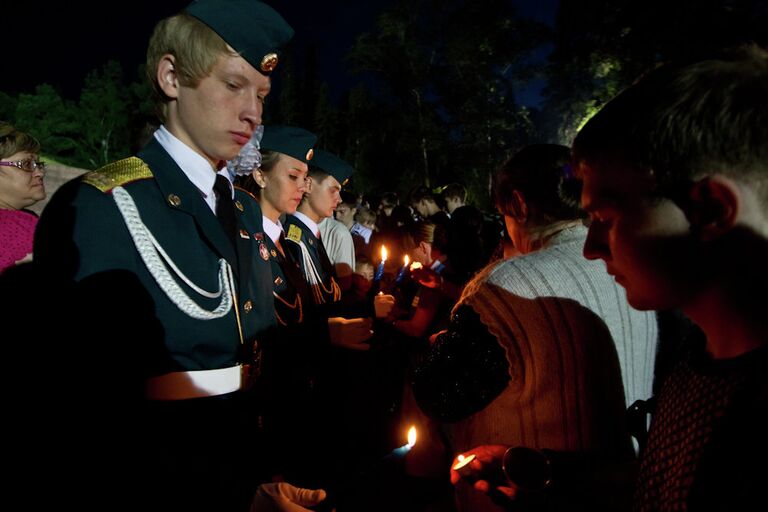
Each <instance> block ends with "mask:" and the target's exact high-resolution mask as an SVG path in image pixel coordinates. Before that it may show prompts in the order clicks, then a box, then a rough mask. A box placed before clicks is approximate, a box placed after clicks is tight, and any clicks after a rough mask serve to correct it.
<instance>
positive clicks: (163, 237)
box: [35, 139, 275, 510]
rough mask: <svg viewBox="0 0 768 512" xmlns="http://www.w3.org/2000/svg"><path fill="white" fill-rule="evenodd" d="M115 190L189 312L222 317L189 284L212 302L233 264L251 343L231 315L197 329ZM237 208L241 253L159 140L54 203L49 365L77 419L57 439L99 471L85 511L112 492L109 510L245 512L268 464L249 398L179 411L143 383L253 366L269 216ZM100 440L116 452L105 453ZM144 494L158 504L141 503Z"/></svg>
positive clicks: (45, 249) (42, 260)
mask: <svg viewBox="0 0 768 512" xmlns="http://www.w3.org/2000/svg"><path fill="white" fill-rule="evenodd" d="M117 187H122V189H123V190H124V191H125V192H127V193H128V194H129V195H130V198H131V199H132V200H133V202H134V203H135V205H136V211H137V212H138V217H137V218H135V219H134V220H133V221H132V225H134V226H136V225H138V226H140V225H141V224H143V225H144V226H146V231H142V229H141V228H139V232H143V233H144V234H145V236H144V238H145V241H144V243H145V244H149V245H151V244H152V242H151V240H149V241H147V240H146V239H147V238H152V237H154V240H155V241H156V243H157V245H159V246H160V247H162V251H164V252H165V254H166V256H157V258H158V261H159V262H160V265H159V266H160V267H162V268H164V269H166V272H165V275H166V277H169V280H170V282H171V284H175V285H177V286H178V287H179V288H180V289H181V290H182V291H183V292H184V294H182V296H186V297H187V298H188V300H189V301H191V303H193V304H196V305H198V306H199V307H200V308H202V309H205V310H208V311H213V310H215V309H216V307H217V306H218V305H219V303H220V302H221V297H215V298H213V297H206V296H204V295H202V294H201V293H199V292H198V291H196V290H194V289H193V288H192V287H191V286H190V285H189V284H188V283H187V282H185V280H184V279H183V278H182V277H180V276H181V274H183V275H184V276H186V281H188V282H189V283H192V284H194V285H195V286H196V287H199V288H200V289H202V290H204V291H207V292H216V291H217V290H220V289H221V288H222V287H223V286H225V285H224V284H222V283H220V277H219V276H220V272H219V268H220V260H222V259H224V260H226V261H227V262H229V264H230V265H231V269H232V275H233V280H234V283H235V290H236V295H237V297H236V301H235V302H236V304H237V309H238V311H239V316H240V324H241V326H242V335H243V340H242V343H241V337H240V333H239V329H238V319H237V315H236V312H235V308H231V309H230V310H229V311H228V312H227V313H226V314H224V315H223V316H221V317H220V318H213V319H199V318H193V317H191V316H190V314H188V313H187V312H185V311H182V309H181V308H180V307H179V306H178V305H177V304H176V303H174V301H172V300H171V299H170V298H169V295H168V293H166V291H164V290H163V289H161V287H160V285H159V284H158V281H157V280H156V279H155V277H153V275H152V274H151V273H150V271H149V270H148V266H147V264H146V263H145V261H144V260H143V259H142V256H141V255H140V253H139V251H138V250H137V242H136V241H135V240H134V239H133V238H132V236H131V233H130V232H129V229H128V228H127V224H126V220H125V219H124V217H123V215H121V213H120V211H119V210H118V207H117V204H116V202H115V194H116V193H118V192H119V190H118V189H117ZM118 195H119V194H118ZM235 206H236V209H235V214H236V216H237V224H238V225H237V229H238V235H237V237H236V240H237V244H238V247H237V253H236V252H235V248H234V247H233V246H232V243H231V242H230V240H229V238H228V237H227V235H226V233H225V232H224V231H223V228H222V227H221V224H220V223H219V221H218V219H217V218H216V216H215V215H214V213H213V212H212V211H211V209H210V208H209V206H208V205H207V204H206V202H205V201H204V199H203V197H202V193H201V192H200V190H198V189H197V188H196V187H195V186H194V185H193V184H192V182H191V181H189V179H188V178H187V177H186V175H185V174H184V173H183V171H182V170H181V169H180V168H179V167H178V165H177V164H176V163H175V161H174V160H173V159H172V158H171V157H170V156H169V155H168V153H167V152H166V151H165V150H164V149H163V148H162V146H161V145H160V144H159V143H158V142H157V141H155V140H154V139H153V140H152V141H151V142H150V143H149V144H148V145H147V146H146V147H145V148H144V149H143V150H142V151H141V152H140V153H139V154H138V155H137V157H133V158H128V159H125V160H121V161H119V162H116V163H113V164H110V165H108V166H106V167H105V168H102V169H100V170H98V171H94V172H91V173H88V174H86V175H84V176H83V177H82V178H81V179H77V180H73V181H71V182H69V183H67V184H66V185H64V186H63V187H62V188H61V189H60V190H59V191H57V193H56V194H55V195H54V196H53V198H52V200H51V202H50V203H49V204H48V205H47V207H46V209H45V212H44V213H43V215H42V217H41V219H40V223H39V224H38V230H37V233H36V239H35V258H36V264H37V265H39V266H40V267H41V269H42V270H44V271H45V275H46V279H47V282H48V283H49V285H50V289H49V295H50V296H51V297H54V298H55V297H59V299H57V304H56V305H57V307H59V308H62V309H63V311H66V313H63V314H62V316H64V317H65V318H66V319H67V321H66V325H62V326H61V328H62V329H63V330H66V331H69V332H68V333H67V334H66V335H64V336H62V337H61V339H62V340H67V343H66V344H60V345H57V346H56V347H55V349H56V350H55V351H54V352H53V353H55V354H56V357H57V358H58V360H57V363H58V364H60V368H61V369H60V371H59V372H57V373H56V375H57V377H58V380H59V382H58V383H57V384H58V386H60V387H61V388H62V390H64V394H63V395H62V396H66V397H67V399H66V400H67V401H66V404H67V407H69V409H70V410H71V411H75V412H73V414H71V415H70V416H69V417H67V418H66V420H67V421H68V422H69V423H66V422H65V424H64V426H69V427H70V428H71V431H68V430H65V429H63V428H62V431H68V432H69V433H70V434H72V436H73V438H72V439H68V440H67V442H70V443H72V444H73V446H77V448H74V447H73V448H72V449H73V450H74V451H75V454H76V455H75V456H77V457H78V458H81V459H84V460H85V462H81V466H80V467H87V468H90V469H92V471H90V474H89V475H88V477H87V478H90V479H92V482H91V485H88V486H87V489H89V490H88V491H87V492H88V495H87V498H88V499H93V500H94V501H95V500H96V499H97V497H98V496H100V494H104V495H110V494H111V496H110V499H109V500H108V501H107V502H110V503H111V502H114V501H115V500H121V499H122V498H123V497H125V496H126V495H127V494H130V495H131V499H132V500H136V501H137V502H141V503H139V504H138V505H137V507H138V508H136V509H137V510H138V509H142V510H148V509H150V508H152V507H153V506H156V507H157V508H162V507H165V508H166V509H169V510H170V509H184V510H195V509H206V508H207V509H209V510H214V509H215V510H230V509H231V510H236V509H239V508H240V507H241V506H245V505H247V502H248V501H249V500H250V496H251V494H250V493H252V490H253V488H254V487H255V486H256V485H257V484H258V479H257V477H256V476H255V475H254V474H253V473H255V472H256V471H257V470H256V466H257V464H256V462H258V461H259V447H258V442H259V436H258V435H257V434H258V432H257V428H256V427H254V426H253V425H256V424H257V416H258V412H257V407H256V406H257V400H255V399H254V396H253V394H252V393H250V392H238V393H233V394H230V395H223V396H217V397H210V398H197V399H187V400H179V401H171V402H146V401H144V395H143V392H144V383H145V380H146V378H147V377H151V376H156V375H162V374H165V373H168V372H174V371H186V370H207V369H218V368H226V367H230V366H233V365H235V364H236V363H237V362H240V361H247V360H248V359H250V357H251V355H252V352H253V343H254V340H256V339H257V338H258V337H259V336H260V335H261V333H263V332H265V331H266V330H268V329H269V328H271V327H272V326H273V325H274V324H275V319H274V309H273V298H272V277H271V270H270V267H269V265H268V264H267V262H265V261H264V260H262V259H261V258H259V257H258V254H259V238H260V237H263V232H262V231H263V230H262V214H261V210H260V208H259V205H258V204H257V203H256V202H255V201H253V200H252V199H251V198H248V197H246V196H238V198H237V202H236V203H235ZM146 233H149V234H151V236H148V235H146ZM138 243H139V244H140V243H142V242H141V241H140V242H138ZM171 265H174V266H175V267H176V268H177V269H178V270H172V269H171ZM161 273H162V272H161ZM51 300H54V299H51ZM177 300H179V299H177ZM192 309H194V307H192ZM60 427H61V426H60ZM105 435H106V436H107V437H108V439H111V440H112V441H113V442H111V443H109V442H108V443H106V444H103V445H101V444H96V442H95V441H94V440H95V439H99V438H101V437H103V436H105ZM80 436H82V437H80ZM77 440H81V441H82V445H78V444H77ZM89 459H91V460H89ZM134 467H138V468H139V469H138V470H137V471H131V470H130V468H134ZM78 485H79V484H78ZM80 487H82V485H80ZM94 489H95V490H96V491H94ZM128 489H130V491H128ZM84 492H85V491H84ZM147 496H152V500H151V503H153V504H154V505H151V506H150V505H149V504H148V503H146V502H142V501H141V500H143V499H144V498H146V497H147ZM102 504H103V503H102ZM211 507H213V508H211Z"/></svg>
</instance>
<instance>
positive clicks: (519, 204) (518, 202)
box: [507, 190, 528, 224]
mask: <svg viewBox="0 0 768 512" xmlns="http://www.w3.org/2000/svg"><path fill="white" fill-rule="evenodd" d="M507 207H508V208H509V213H510V216H511V217H512V218H514V219H515V221H516V222H518V223H519V224H522V223H524V222H525V221H526V220H528V203H527V202H526V201H525V195H523V193H522V192H520V191H519V190H513V191H512V197H511V198H510V200H509V203H508V204H507Z"/></svg>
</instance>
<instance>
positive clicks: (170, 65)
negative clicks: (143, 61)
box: [157, 53, 179, 99]
mask: <svg viewBox="0 0 768 512" xmlns="http://www.w3.org/2000/svg"><path fill="white" fill-rule="evenodd" d="M157 84H158V85H159V86H160V89H161V90H162V91H163V93H164V94H165V95H166V96H168V97H169V98H172V99H176V98H177V97H178V96H179V80H178V77H177V76H176V57H174V56H173V55H171V54H170V53H166V54H165V55H163V57H162V58H161V59H160V62H159V63H158V64H157Z"/></svg>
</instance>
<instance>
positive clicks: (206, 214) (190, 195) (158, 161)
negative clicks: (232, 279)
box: [137, 139, 245, 272]
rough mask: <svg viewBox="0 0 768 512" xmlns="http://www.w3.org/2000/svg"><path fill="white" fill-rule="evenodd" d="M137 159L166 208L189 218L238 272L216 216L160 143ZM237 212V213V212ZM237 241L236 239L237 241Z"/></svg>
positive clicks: (233, 254) (141, 152)
mask: <svg viewBox="0 0 768 512" xmlns="http://www.w3.org/2000/svg"><path fill="white" fill-rule="evenodd" d="M137 156H138V157H139V158H141V159H142V160H144V161H145V162H146V163H147V165H149V167H150V169H152V174H153V176H154V177H155V180H156V181H157V185H158V187H160V193H161V194H162V195H163V197H165V198H166V204H167V205H168V208H173V209H175V210H179V211H182V212H185V213H187V214H189V215H192V216H193V217H194V218H195V222H196V223H197V225H198V226H199V227H200V234H201V236H203V237H204V238H206V239H207V240H208V241H209V242H210V243H211V245H212V246H213V248H214V249H215V250H216V251H217V252H218V253H219V255H221V256H222V257H223V258H225V259H226V260H227V261H228V262H229V264H230V265H231V266H232V269H233V270H234V271H235V272H238V271H240V267H239V265H238V262H237V256H236V254H235V248H234V247H232V244H231V243H230V241H229V238H228V237H227V235H226V233H224V230H223V229H222V227H221V224H220V223H219V221H218V219H216V215H215V214H214V213H213V212H212V211H211V209H210V208H209V207H208V205H207V204H206V202H205V200H204V199H203V197H202V192H201V191H200V190H199V189H198V188H197V187H195V186H194V185H193V184H192V182H191V181H189V179H188V178H187V176H186V175H185V174H184V171H182V170H181V168H180V167H179V166H178V165H177V164H176V162H175V161H174V160H173V158H171V157H170V155H168V153H167V152H166V151H165V149H163V147H162V146H161V145H160V143H159V142H157V141H156V140H155V139H152V140H151V141H150V142H149V144H147V145H146V146H145V147H144V148H143V149H142V150H141V151H140V152H139V153H138V155H137ZM173 196H176V197H177V198H178V201H172V200H171V198H172V197H173ZM174 203H175V204H174ZM236 211H237V212H238V213H240V212H239V209H237V210H236ZM241 223H242V219H238V224H240V225H241ZM239 238H240V237H239V236H238V240H239ZM240 245H242V244H240ZM238 248H239V247H238ZM243 259H245V258H243Z"/></svg>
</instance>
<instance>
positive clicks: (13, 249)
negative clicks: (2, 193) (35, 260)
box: [0, 209, 37, 272]
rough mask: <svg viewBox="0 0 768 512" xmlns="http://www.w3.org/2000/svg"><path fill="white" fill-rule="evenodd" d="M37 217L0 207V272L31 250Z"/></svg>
mask: <svg viewBox="0 0 768 512" xmlns="http://www.w3.org/2000/svg"><path fill="white" fill-rule="evenodd" d="M35 226H37V217H36V216H35V215H34V214H32V213H30V212H27V211H24V210H2V209H0V272H2V271H3V270H5V269H6V268H8V267H12V266H13V265H14V264H15V263H16V262H17V261H18V260H20V259H22V258H24V257H25V256H26V255H27V254H29V253H31V252H32V239H33V236H34V234H35Z"/></svg>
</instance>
